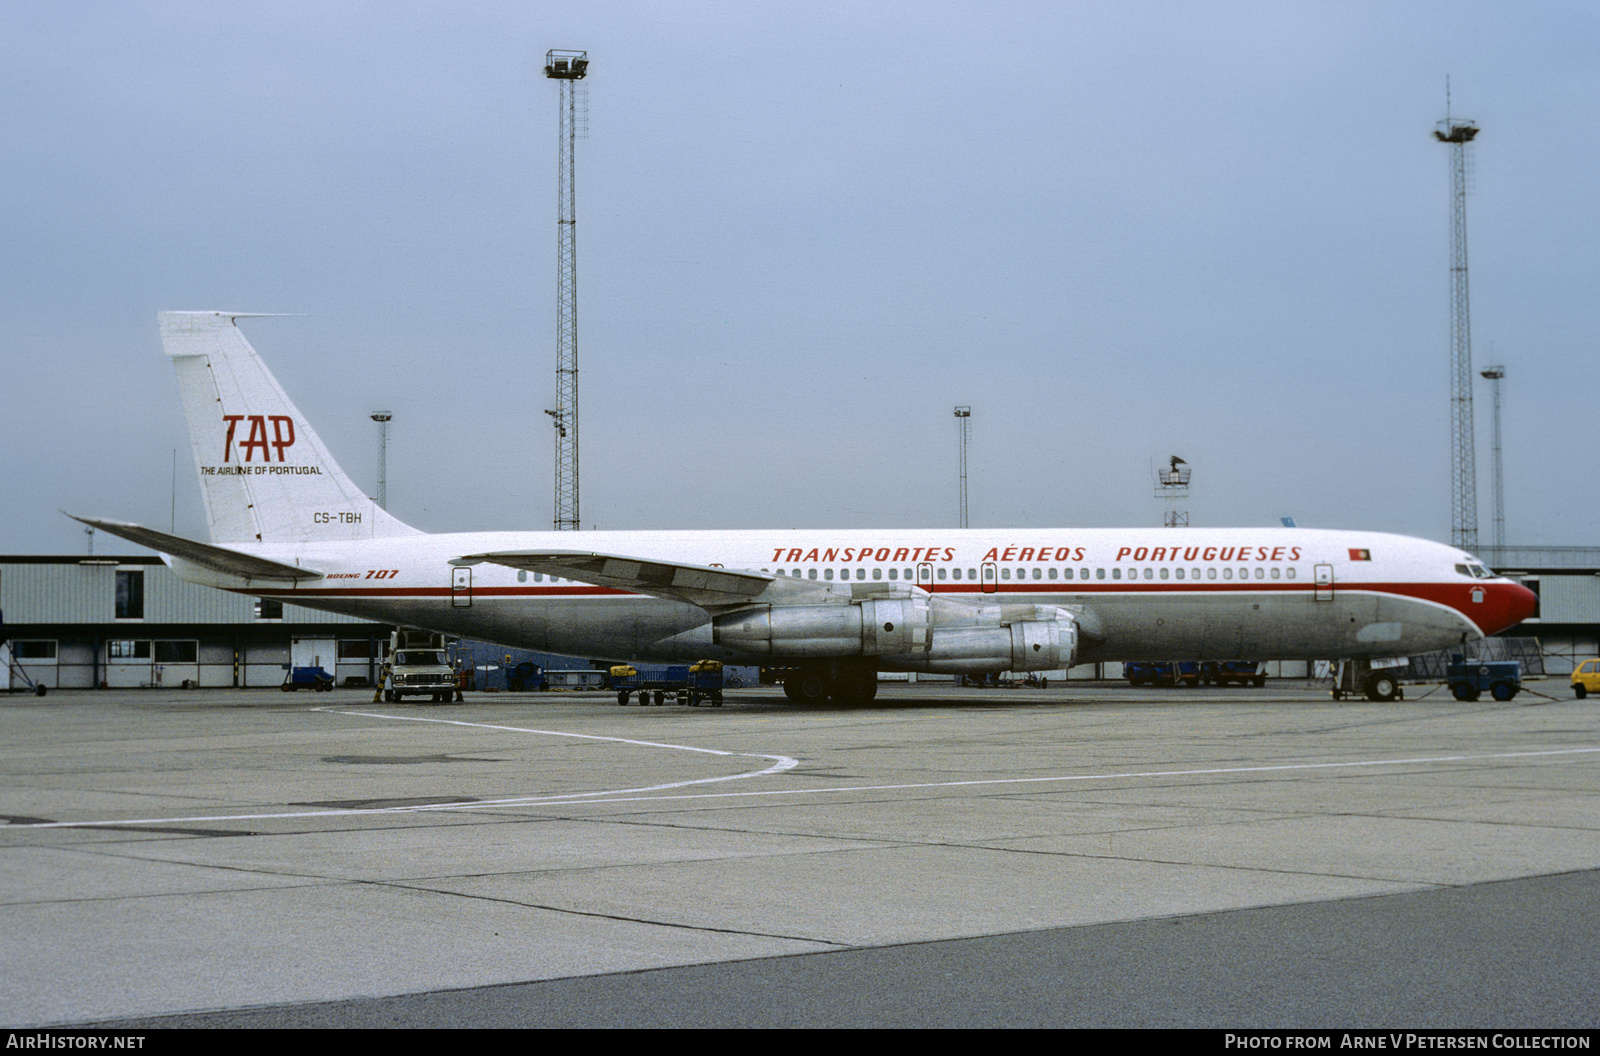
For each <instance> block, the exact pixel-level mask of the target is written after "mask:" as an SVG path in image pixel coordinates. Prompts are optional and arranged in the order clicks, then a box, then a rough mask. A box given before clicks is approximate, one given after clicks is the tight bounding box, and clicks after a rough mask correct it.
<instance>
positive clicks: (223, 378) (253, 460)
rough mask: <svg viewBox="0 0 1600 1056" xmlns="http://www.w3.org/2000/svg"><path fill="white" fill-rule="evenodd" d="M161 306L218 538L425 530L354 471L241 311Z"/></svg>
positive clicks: (309, 538)
mask: <svg viewBox="0 0 1600 1056" xmlns="http://www.w3.org/2000/svg"><path fill="white" fill-rule="evenodd" d="M246 315H247V313H243V312H162V313H161V314H160V321H161V342H162V344H163V345H164V346H165V347H166V350H167V355H169V356H171V357H172V363H173V366H175V367H176V368H177V371H178V394H179V396H180V397H181V398H182V400H183V412H184V415H185V416H186V417H187V418H188V421H189V438H190V442H191V445H192V446H193V448H194V464H195V469H196V471H197V472H198V473H199V474H200V492H201V495H202V496H204V498H205V505H206V521H207V523H208V524H209V526H210V528H211V541H212V542H213V543H255V542H262V543H310V542H331V541H336V540H353V539H375V538H384V537H390V536H398V535H417V534H420V533H419V532H418V531H417V529H415V528H412V527H411V526H409V525H407V524H403V523H401V522H400V521H398V520H396V519H395V518H393V517H391V516H389V514H388V513H387V512H385V511H384V510H383V508H382V507H380V506H379V505H378V504H377V503H376V502H373V501H372V500H371V499H370V498H368V497H367V496H366V495H365V494H364V493H363V492H362V491H361V489H360V488H358V487H356V486H355V484H354V483H353V482H352V481H351V480H350V478H349V477H347V476H345V473H344V470H342V469H340V468H339V465H338V463H337V462H335V461H334V460H333V458H332V456H330V455H329V454H328V451H327V448H325V447H323V446H322V441H321V439H319V438H318V436H317V434H316V432H315V431H314V430H313V429H312V428H311V426H310V424H309V423H308V422H307V421H306V420H305V417H304V416H303V415H302V414H301V413H300V411H299V409H298V408H296V407H295V405H294V404H293V403H292V402H291V401H290V400H289V397H288V396H287V395H286V394H285V393H284V391H283V389H282V388H281V387H280V386H279V385H278V382H277V379H276V378H274V377H273V376H272V373H271V372H270V371H269V370H267V367H266V364H265V363H263V362H261V357H260V356H258V355H256V351H255V349H253V348H251V347H250V343H249V342H248V341H246V340H245V339H244V334H242V333H240V331H239V328H238V326H236V325H235V322H234V321H235V320H236V319H239V318H241V317H245V316H246Z"/></svg>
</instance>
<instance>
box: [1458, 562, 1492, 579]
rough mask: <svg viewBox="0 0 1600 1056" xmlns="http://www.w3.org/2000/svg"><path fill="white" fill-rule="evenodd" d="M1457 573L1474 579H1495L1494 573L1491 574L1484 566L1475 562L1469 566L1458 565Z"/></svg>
mask: <svg viewBox="0 0 1600 1056" xmlns="http://www.w3.org/2000/svg"><path fill="white" fill-rule="evenodd" d="M1456 571H1457V572H1459V573H1461V574H1462V575H1463V576H1471V577H1472V578H1473V579H1493V578H1494V573H1493V572H1490V571H1489V570H1488V569H1487V568H1484V567H1483V566H1482V565H1480V564H1478V563H1477V562H1473V563H1472V564H1467V565H1457V566H1456Z"/></svg>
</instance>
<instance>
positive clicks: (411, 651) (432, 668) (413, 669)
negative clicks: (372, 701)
mask: <svg viewBox="0 0 1600 1056" xmlns="http://www.w3.org/2000/svg"><path fill="white" fill-rule="evenodd" d="M444 650H445V642H444V635H442V634H434V633H433V632H432V631H411V630H403V629H402V630H397V631H395V632H394V633H393V634H391V635H390V636H389V662H388V665H387V666H388V672H387V674H386V676H385V677H384V680H383V698H384V699H385V700H387V701H388V702H389V703H391V704H397V703H399V702H400V698H401V697H422V696H427V697H432V698H433V702H434V703H435V704H448V703H450V700H451V698H453V697H454V696H455V693H456V672H455V669H454V668H452V667H451V666H450V664H449V662H448V660H447V659H446V658H445V651H444Z"/></svg>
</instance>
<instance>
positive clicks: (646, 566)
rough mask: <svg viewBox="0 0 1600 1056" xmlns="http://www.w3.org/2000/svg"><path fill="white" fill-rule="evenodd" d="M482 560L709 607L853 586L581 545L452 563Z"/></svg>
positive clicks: (833, 597)
mask: <svg viewBox="0 0 1600 1056" xmlns="http://www.w3.org/2000/svg"><path fill="white" fill-rule="evenodd" d="M483 561H487V562H489V563H491V564H496V565H506V566H508V567H511V568H520V569H525V570H526V571H529V572H543V573H545V574H547V575H554V576H560V577H562V578H563V579H575V580H577V581H579V582H580V583H593V584H595V585H596V586H601V587H616V588H618V589H620V590H630V591H633V592H635V593H638V594H650V595H652V596H654V597H658V598H669V599H671V600H673V601H686V602H688V603H689V604H691V605H698V606H699V607H700V608H702V609H705V610H707V611H708V612H721V611H725V610H729V609H737V608H742V607H744V606H746V605H749V604H751V603H752V602H755V601H756V600H758V599H759V600H762V601H774V600H777V599H775V598H774V595H775V594H776V595H779V596H781V600H782V602H783V603H794V602H797V601H799V600H801V599H802V598H805V599H806V600H810V601H812V602H813V603H826V602H848V601H849V600H850V595H849V593H848V592H846V593H844V594H843V595H842V596H841V595H837V594H835V593H834V592H833V591H830V590H829V589H827V588H826V587H824V586H823V585H822V584H821V583H808V582H806V581H803V580H796V579H790V578H788V577H787V576H773V575H770V574H768V573H766V572H749V571H744V570H730V569H726V568H710V567H708V566H705V565H685V564H677V563H675V562H671V561H657V560H654V559H651V558H644V557H627V556H624V555H621V554H596V553H592V552H587V551H579V550H497V551H493V552H490V553H485V554H468V555H467V556H465V557H458V558H456V559H455V560H453V561H451V562H450V563H451V564H452V565H475V564H478V563H480V562H483ZM763 595H764V596H763Z"/></svg>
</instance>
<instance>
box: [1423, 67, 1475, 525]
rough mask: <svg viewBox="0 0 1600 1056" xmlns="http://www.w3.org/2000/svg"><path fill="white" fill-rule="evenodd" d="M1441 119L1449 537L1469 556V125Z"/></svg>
mask: <svg viewBox="0 0 1600 1056" xmlns="http://www.w3.org/2000/svg"><path fill="white" fill-rule="evenodd" d="M1448 91H1449V89H1448V87H1447V88H1446V104H1445V110H1446V116H1445V119H1444V120H1443V121H1440V122H1439V124H1438V127H1437V128H1435V129H1434V133H1433V137H1434V138H1435V139H1437V140H1438V141H1439V142H1440V143H1444V144H1446V145H1447V146H1449V148H1450V175H1451V205H1452V210H1451V224H1450V471H1451V490H1450V506H1451V538H1450V541H1451V542H1452V543H1453V544H1455V545H1456V546H1459V547H1460V548H1461V549H1463V550H1466V551H1468V552H1469V553H1471V552H1475V551H1476V550H1477V549H1478V463H1477V454H1476V451H1475V449H1474V446H1473V445H1474V435H1473V433H1474V430H1473V416H1472V309H1471V305H1470V302H1469V299H1468V297H1467V176H1468V167H1467V163H1468V158H1469V155H1468V153H1467V149H1468V145H1469V144H1470V143H1471V142H1472V141H1473V140H1474V139H1476V138H1477V135H1478V126H1477V125H1476V124H1475V123H1474V122H1472V121H1465V120H1462V119H1460V118H1452V117H1450V116H1449V113H1448V111H1449V102H1448Z"/></svg>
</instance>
